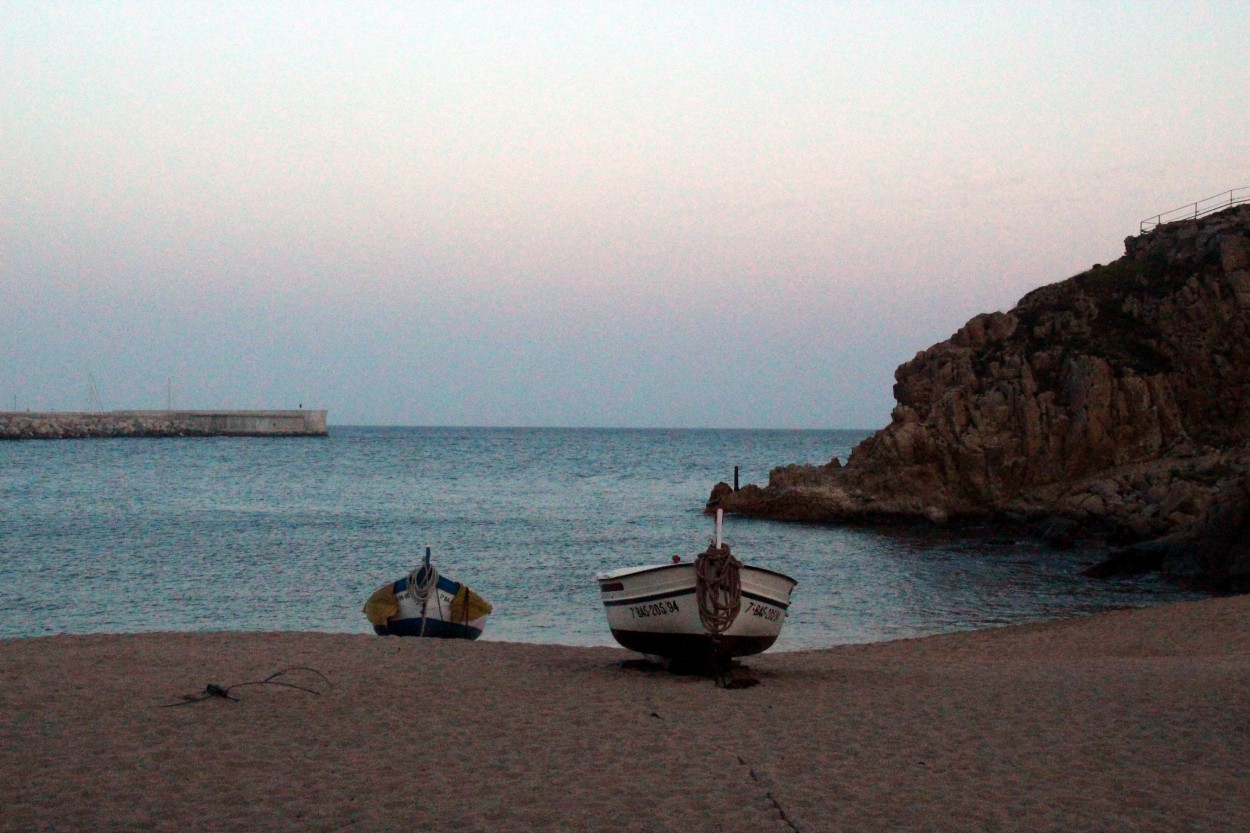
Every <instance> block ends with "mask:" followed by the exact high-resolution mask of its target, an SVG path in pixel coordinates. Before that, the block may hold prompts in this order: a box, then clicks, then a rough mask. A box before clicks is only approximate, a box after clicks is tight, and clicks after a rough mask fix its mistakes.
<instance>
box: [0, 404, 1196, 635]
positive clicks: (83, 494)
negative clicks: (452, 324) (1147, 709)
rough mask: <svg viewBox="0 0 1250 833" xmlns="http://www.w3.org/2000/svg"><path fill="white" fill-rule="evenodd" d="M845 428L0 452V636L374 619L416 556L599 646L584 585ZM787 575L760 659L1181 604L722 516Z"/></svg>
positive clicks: (1061, 554) (311, 626) (643, 558)
mask: <svg viewBox="0 0 1250 833" xmlns="http://www.w3.org/2000/svg"><path fill="white" fill-rule="evenodd" d="M866 435H867V434H866V432H863V431H763V430H761V431H748V430H627V429H620V430H602V429H530V428H500V429H491V428H366V427H340V426H331V428H330V436H329V437H327V438H209V439H204V438H199V439H192V438H185V439H184V438H179V439H117V440H109V439H91V440H60V441H30V442H9V443H0V637H27V636H37V635H44V634H59V633H71V634H81V633H100V632H111V633H118V632H139V631H164V630H178V631H216V630H251V631H269V630H303V631H332V632H349V633H356V632H359V633H372V629H371V627H370V625H369V623H368V622H367V620H366V619H365V617H364V615H363V614H362V613H361V607H362V606H363V604H364V602H365V600H366V599H367V598H368V597H369V594H370V593H372V592H373V590H375V589H376V588H377V587H379V586H380V585H382V584H384V583H387V582H390V581H393V580H395V579H397V578H399V577H401V576H404V575H406V574H407V573H408V571H409V570H411V569H412V568H413V567H415V566H416V565H417V564H418V562H419V561H420V559H421V557H422V555H423V553H424V549H425V547H427V546H429V547H431V548H432V551H433V558H434V563H435V565H436V566H438V567H439V568H440V570H441V571H442V572H443V574H444V575H446V576H448V577H449V578H451V579H453V580H456V581H461V582H464V583H466V584H468V585H469V586H470V587H472V588H473V589H474V590H476V591H477V592H478V593H480V594H481V595H482V596H484V597H485V598H486V599H487V600H488V601H490V602H491V603H492V604H493V605H494V608H495V610H494V613H493V614H492V615H491V617H490V619H489V620H488V622H487V626H486V634H485V636H484V637H483V638H484V639H492V640H507V641H513V642H537V643H558V644H568V645H610V644H613V642H612V638H611V635H610V634H609V633H608V628H607V624H606V621H605V618H604V615H603V610H602V606H601V605H600V602H599V592H598V586H597V584H596V582H595V580H594V576H595V574H596V573H598V572H602V571H606V570H610V569H614V568H618V567H625V566H631V565H643V564H657V563H663V562H667V561H669V560H670V559H671V558H672V556H673V555H680V556H682V557H683V558H684V559H690V558H693V557H694V556H695V555H696V554H697V553H698V552H700V551H701V550H703V549H704V548H705V547H706V545H707V543H708V539H709V537H710V536H711V534H712V532H713V529H712V526H713V525H712V521H711V519H710V518H709V517H708V516H706V515H704V514H703V504H704V501H705V500H706V498H707V496H708V493H709V492H710V490H711V487H712V485H713V484H715V483H716V482H717V481H718V480H725V481H727V482H732V478H733V467H734V466H738V467H739V470H740V478H741V482H742V483H744V484H745V483H747V482H755V483H760V484H763V483H765V482H767V478H768V470H769V469H770V468H772V467H773V466H777V465H782V464H785V463H826V462H828V461H829V460H830V458H832V457H835V456H837V457H840V458H841V459H843V460H844V461H845V459H846V458H847V455H848V454H849V452H850V449H851V448H852V446H853V445H854V444H855V443H857V442H858V441H859V440H861V439H862V438H863V437H865V436H866ZM724 535H725V540H726V541H727V542H728V543H729V544H730V545H731V546H732V548H733V552H734V554H735V555H736V556H738V557H739V558H740V559H742V560H744V561H746V562H748V563H752V564H756V565H759V566H762V567H768V568H770V569H773V570H778V571H781V572H783V573H786V574H788V575H790V576H793V577H794V578H796V579H797V580H798V582H799V584H798V587H797V588H796V589H795V592H794V596H793V603H792V607H791V611H790V616H789V619H788V620H787V623H786V625H785V628H784V629H783V631H782V635H781V639H780V640H779V641H778V644H777V647H776V648H775V649H774V650H795V649H802V648H819V647H826V646H830V645H836V644H844V643H853V642H870V641H877V640H884V639H892V638H897V637H908V636H919V635H923V634H930V633H938V632H944V631H954V630H965V629H971V628H978V627H985V626H989V625H1000V624H1008V623H1015V622H1026V621H1035V620H1040V619H1049V618H1057V617H1062V616H1069V615H1074V614H1083V613H1090V612H1095V611H1099V610H1105V609H1110V608H1116V607H1126V606H1145V605H1149V604H1155V603H1159V602H1166V601H1173V600H1178V599H1183V598H1194V597H1195V596H1194V595H1193V594H1187V593H1184V592H1181V591H1178V590H1176V589H1175V588H1172V587H1170V586H1168V585H1166V584H1163V583H1161V582H1159V581H1158V580H1154V579H1149V578H1146V579H1134V580H1126V581H1116V582H1102V581H1094V580H1091V579H1085V578H1082V577H1081V576H1080V575H1079V571H1080V569H1081V568H1082V567H1084V566H1086V565H1087V564H1090V563H1092V562H1093V561H1095V560H1096V559H1097V558H1098V557H1099V555H1098V554H1097V553H1093V552H1082V551H1056V550H1051V549H1048V548H1046V547H1043V546H1041V545H1039V544H1036V543H1033V542H1028V541H1003V540H984V541H978V540H970V539H961V538H954V537H946V536H942V535H940V534H937V533H934V532H928V533H923V532H916V531H912V532H881V531H871V530H864V529H848V528H839V527H835V526H826V525H816V524H783V523H776V522H770V521H758V520H747V519H741V518H734V517H729V518H727V519H726V523H725V533H724Z"/></svg>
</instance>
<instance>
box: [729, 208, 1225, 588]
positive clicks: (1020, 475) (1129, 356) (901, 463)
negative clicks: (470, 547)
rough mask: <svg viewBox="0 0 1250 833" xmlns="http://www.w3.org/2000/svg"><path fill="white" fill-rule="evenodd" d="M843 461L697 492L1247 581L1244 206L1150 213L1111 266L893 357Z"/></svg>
mask: <svg viewBox="0 0 1250 833" xmlns="http://www.w3.org/2000/svg"><path fill="white" fill-rule="evenodd" d="M895 380H896V384H895V385H894V396H895V399H896V401H897V405H896V407H895V408H894V411H893V414H892V422H891V424H890V425H888V426H886V427H885V428H883V429H881V430H879V431H877V432H876V433H875V434H873V435H872V436H871V437H869V438H868V439H866V440H864V441H863V442H862V443H861V444H860V445H859V446H858V447H856V448H855V449H854V451H853V452H852V453H851V456H850V459H849V460H848V461H847V462H846V464H845V465H841V464H840V462H839V461H838V460H837V459H834V460H833V461H831V462H830V463H829V464H827V465H824V466H785V467H782V468H778V469H774V470H773V471H772V473H771V475H770V477H769V483H768V485H767V487H765V488H760V487H757V486H747V487H745V488H743V489H742V490H741V491H738V492H734V491H733V490H732V489H730V488H729V487H728V486H726V485H725V484H718V485H717V487H716V488H715V489H714V490H713V494H712V500H711V502H710V504H709V505H712V506H714V505H720V506H722V507H723V508H725V509H726V510H727V511H729V512H736V513H739V514H743V515H754V516H763V517H772V518H778V519H790V520H808V521H833V522H874V523H879V522H884V521H897V520H919V519H925V520H927V521H928V522H934V523H946V522H958V521H960V520H965V519H974V518H975V519H980V520H983V521H984V520H990V521H995V522H1009V523H1021V522H1027V523H1031V524H1033V526H1034V528H1035V529H1037V530H1038V531H1039V532H1041V533H1042V534H1044V535H1047V536H1049V537H1051V538H1052V539H1053V540H1055V541H1056V542H1062V541H1064V540H1067V539H1070V538H1071V537H1073V536H1076V535H1084V536H1098V537H1100V538H1104V539H1106V540H1108V541H1110V542H1112V543H1114V544H1117V545H1122V546H1123V547H1124V549H1122V550H1121V551H1119V552H1118V553H1117V554H1116V557H1115V558H1114V559H1112V560H1111V561H1109V562H1108V563H1106V564H1104V565H1102V567H1101V568H1100V570H1101V572H1103V573H1113V572H1117V571H1126V570H1127V571H1135V570H1144V569H1156V568H1157V569H1162V570H1163V571H1164V572H1165V573H1166V574H1167V575H1169V576H1171V577H1173V578H1176V579H1179V580H1184V581H1191V582H1194V583H1200V584H1204V585H1207V586H1215V587H1222V588H1227V589H1250V523H1248V519H1250V476H1248V473H1250V206H1240V207H1237V208H1231V209H1228V210H1225V211H1222V212H1220V213H1218V214H1213V215H1210V216H1207V217H1203V218H1199V219H1195V220H1189V221H1185V222H1179V223H1171V224H1168V225H1163V226H1159V227H1158V228H1156V229H1155V230H1153V231H1151V232H1150V233H1148V234H1143V235H1141V236H1140V237H1130V238H1128V239H1127V240H1126V241H1125V255H1124V256H1123V257H1122V258H1120V259H1119V260H1117V261H1115V262H1114V263H1111V264H1108V265H1106V266H1095V267H1094V268H1092V269H1091V270H1089V271H1088V272H1085V273H1083V274H1080V275H1077V276H1075V277H1072V278H1069V279H1068V280H1065V281H1062V282H1060V283H1056V284H1052V285H1050V286H1044V287H1042V288H1040V289H1037V290H1035V291H1033V292H1031V293H1029V294H1028V295H1026V296H1025V297H1024V298H1023V299H1021V300H1020V302H1019V303H1018V304H1017V305H1016V307H1015V308H1014V309H1012V310H1011V311H1009V312H1005V313H1002V312H996V313H989V314H984V315H978V316H977V317H975V318H973V319H972V320H971V321H969V322H968V323H967V324H965V325H964V326H963V327H962V328H961V329H960V330H959V331H958V332H957V333H955V334H954V335H953V336H952V337H951V338H950V339H949V340H947V341H945V342H942V343H940V344H937V345H934V346H933V347H930V348H929V349H927V350H924V351H922V352H921V353H919V354H917V355H916V357H915V358H914V359H912V360H911V361H909V362H907V363H906V364H904V365H902V366H901V367H899V368H898V370H897V371H896V372H895Z"/></svg>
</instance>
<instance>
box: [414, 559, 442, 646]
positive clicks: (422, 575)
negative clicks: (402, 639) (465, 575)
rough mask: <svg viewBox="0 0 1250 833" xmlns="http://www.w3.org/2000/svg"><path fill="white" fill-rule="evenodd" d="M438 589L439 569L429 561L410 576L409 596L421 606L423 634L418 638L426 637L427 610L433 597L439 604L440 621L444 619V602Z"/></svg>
mask: <svg viewBox="0 0 1250 833" xmlns="http://www.w3.org/2000/svg"><path fill="white" fill-rule="evenodd" d="M437 588H438V568H437V567H435V566H434V565H433V564H430V563H429V562H428V561H427V562H426V563H425V564H422V565H421V566H420V567H417V568H416V569H415V570H413V571H412V572H411V573H409V574H408V595H409V596H411V597H412V600H413V601H414V602H416V603H417V604H419V605H421V633H419V634H418V636H425V620H426V613H425V608H426V605H428V604H429V603H430V596H433V597H434V600H435V601H436V602H438V606H439V611H438V615H439V618H440V619H441V618H442V615H443V609H442V606H443V602H442V600H441V599H439V598H438V593H437V592H435V591H436V590H437Z"/></svg>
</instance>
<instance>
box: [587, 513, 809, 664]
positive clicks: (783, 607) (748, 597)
mask: <svg viewBox="0 0 1250 833" xmlns="http://www.w3.org/2000/svg"><path fill="white" fill-rule="evenodd" d="M721 519H722V515H721V510H719V509H718V510H716V537H715V538H714V539H713V541H712V545H711V546H709V547H708V549H707V550H706V551H705V552H702V553H700V554H699V555H698V556H697V557H696V558H695V560H694V561H680V560H675V561H674V562H673V563H670V564H659V565H655V566H650V567H627V568H625V569H621V570H613V571H612V572H608V573H600V574H599V575H597V576H596V577H595V578H596V579H597V580H598V582H599V593H600V595H601V597H602V600H603V607H604V610H605V611H606V612H607V616H608V627H609V628H611V630H612V636H613V637H614V638H615V639H616V641H617V642H619V643H620V644H621V645H623V646H624V647H626V648H629V649H630V650H632V651H638V652H639V653H642V654H648V655H652V656H657V657H661V658H665V659H676V658H682V659H687V658H701V657H707V656H717V655H719V656H721V657H742V656H749V655H751V654H758V653H760V652H762V651H766V650H768V649H769V648H770V647H772V645H773V643H774V642H776V641H777V637H778V636H779V635H780V633H781V626H782V625H783V624H784V623H785V620H786V615H787V610H788V609H789V607H790V593H791V591H792V590H793V589H794V587H795V585H796V584H798V582H797V581H795V580H794V579H792V578H790V577H789V576H787V575H783V574H781V573H778V572H775V571H773V570H768V569H765V568H763V567H752V566H750V565H747V564H743V563H742V562H740V561H738V559H736V558H734V557H733V555H732V554H730V552H729V545H728V544H724V543H722V541H721ZM676 558H677V556H674V559H676Z"/></svg>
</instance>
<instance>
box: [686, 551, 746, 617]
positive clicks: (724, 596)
mask: <svg viewBox="0 0 1250 833" xmlns="http://www.w3.org/2000/svg"><path fill="white" fill-rule="evenodd" d="M741 570H742V562H741V561H739V560H738V559H736V558H734V557H733V555H732V554H731V553H730V552H729V545H728V544H721V545H720V546H719V547H717V546H715V545H709V546H708V548H707V550H706V551H704V552H702V553H700V554H699V556H698V557H697V558H696V559H695V561H694V574H695V596H696V598H697V599H698V602H699V620H700V621H701V622H702V623H703V629H704V630H705V631H707V632H708V633H709V634H711V636H712V637H713V639H715V638H716V637H718V636H720V635H721V634H722V633H724V632H725V631H727V630H729V628H730V627H731V626H732V625H733V623H734V620H735V619H737V618H738V608H739V606H740V605H741V604H742V577H741Z"/></svg>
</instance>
